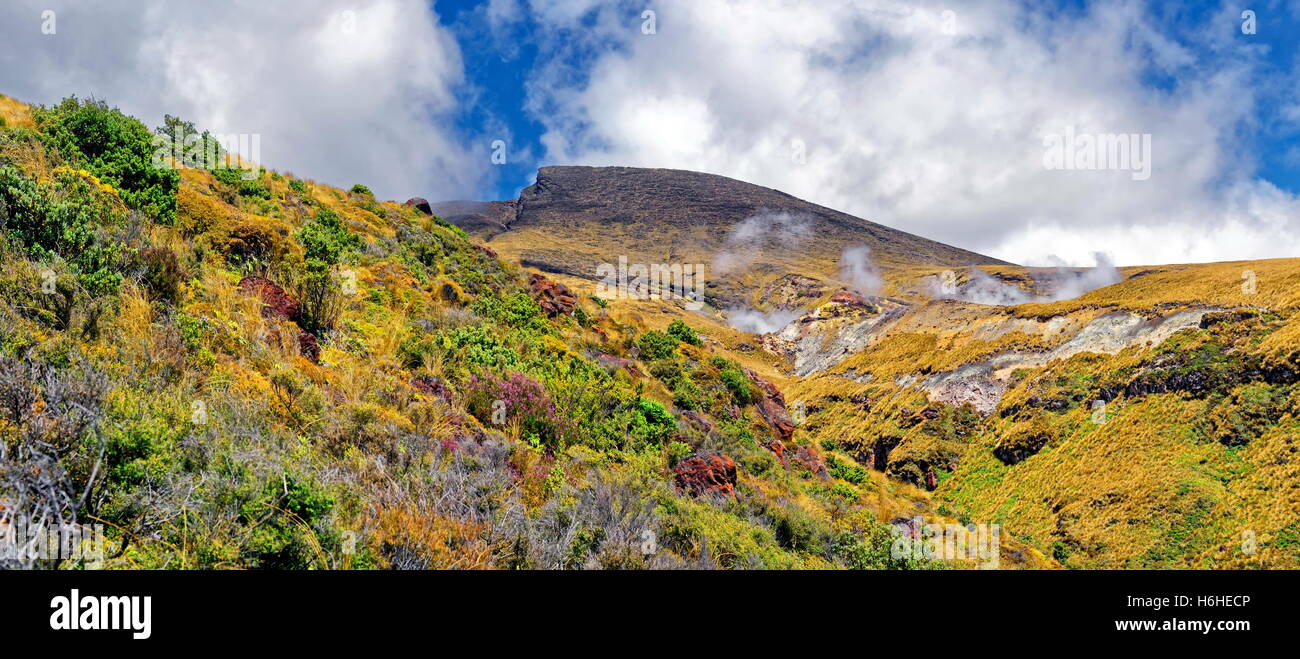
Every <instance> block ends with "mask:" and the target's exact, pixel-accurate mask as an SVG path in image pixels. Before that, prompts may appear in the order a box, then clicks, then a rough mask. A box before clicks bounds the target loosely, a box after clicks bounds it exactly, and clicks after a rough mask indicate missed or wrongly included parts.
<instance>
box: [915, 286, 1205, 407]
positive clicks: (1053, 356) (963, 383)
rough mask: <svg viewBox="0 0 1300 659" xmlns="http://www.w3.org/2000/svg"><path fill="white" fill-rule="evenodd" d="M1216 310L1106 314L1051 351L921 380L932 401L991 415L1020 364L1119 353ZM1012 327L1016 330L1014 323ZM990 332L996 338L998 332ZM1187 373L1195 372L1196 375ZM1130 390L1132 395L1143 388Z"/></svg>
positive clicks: (1052, 325)
mask: <svg viewBox="0 0 1300 659" xmlns="http://www.w3.org/2000/svg"><path fill="white" fill-rule="evenodd" d="M1211 312H1212V310H1211V309H1202V310H1193V311H1182V312H1178V313H1175V314H1171V315H1169V316H1167V317H1160V316H1156V317H1154V318H1148V317H1144V316H1140V315H1138V314H1134V313H1111V314H1106V315H1103V316H1100V317H1097V318H1094V319H1093V320H1091V321H1090V322H1088V323H1087V324H1084V325H1082V327H1079V329H1078V330H1077V331H1075V333H1074V335H1073V336H1071V337H1070V339H1069V340H1067V341H1065V342H1064V343H1062V344H1060V345H1059V346H1057V347H1055V348H1053V349H1051V350H1047V351H1044V352H1023V351H1012V352H1006V353H1002V354H1000V355H997V356H995V357H993V358H991V359H989V360H987V361H983V362H978V363H972V364H966V365H964V366H962V367H961V368H958V369H956V370H954V371H949V372H945V373H937V374H935V375H932V376H929V377H927V378H925V379H924V380H922V381H921V387H922V388H924V389H925V390H926V392H927V393H928V394H929V395H930V399H931V400H934V401H938V402H943V403H947V404H949V405H953V406H957V407H960V406H961V405H963V404H966V403H970V404H971V405H973V406H974V407H975V409H976V410H977V411H978V412H979V413H980V414H983V415H988V414H991V413H992V412H993V410H995V409H996V408H997V406H998V403H999V402H1001V400H1002V396H1003V395H1004V394H1005V393H1006V392H1007V389H1009V388H1010V386H1011V384H1012V375H1013V373H1014V372H1015V370H1016V369H1021V368H1038V367H1041V366H1044V365H1046V364H1048V363H1050V362H1052V361H1055V360H1058V359H1069V358H1070V357H1073V356H1074V355H1077V354H1080V353H1084V352H1096V353H1102V354H1110V355H1113V354H1115V353H1118V352H1119V351H1121V350H1123V349H1125V348H1127V347H1129V346H1132V345H1142V344H1146V343H1150V344H1151V345H1153V346H1154V345H1160V344H1161V343H1163V342H1164V341H1165V339H1168V338H1169V337H1170V336H1173V335H1174V333H1175V332H1179V331H1182V330H1185V329H1191V328H1194V327H1199V326H1200V324H1201V320H1202V318H1203V317H1205V316H1207V314H1209V313H1211ZM1024 322H1025V321H1023V320H1022V321H1018V323H1019V324H1017V325H1016V326H1015V329H1016V331H1025V330H1026V329H1028V328H1027V327H1025V326H1024ZM1071 324H1072V323H1071V322H1070V320H1069V319H1068V318H1060V317H1058V318H1053V319H1051V320H1049V321H1047V322H1046V323H1044V324H1043V325H1042V328H1043V330H1044V331H1046V330H1048V329H1052V330H1060V331H1065V330H1066V329H1067V328H1069V327H1070V326H1071ZM1076 327H1077V325H1076ZM1007 331H1010V326H1008V328H1007ZM987 336H989V337H990V338H995V337H996V335H995V334H989V335H987ZM1186 377H1189V378H1194V377H1195V376H1194V374H1190V375H1187V376H1186ZM1183 384H1186V385H1187V387H1189V388H1191V389H1195V388H1196V387H1197V384H1196V383H1194V382H1191V383H1183ZM1130 388H1131V385H1130ZM1129 393H1130V395H1132V394H1135V393H1138V392H1135V391H1130V392H1129Z"/></svg>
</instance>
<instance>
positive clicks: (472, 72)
mask: <svg viewBox="0 0 1300 659" xmlns="http://www.w3.org/2000/svg"><path fill="white" fill-rule="evenodd" d="M488 4H489V3H487V2H482V1H474V0H439V1H437V2H435V3H433V7H434V9H435V11H436V12H437V14H438V15H439V19H440V21H441V23H442V24H443V25H445V26H446V27H447V28H448V29H450V30H451V31H452V32H453V33H454V34H455V36H456V39H457V41H458V42H459V44H460V47H461V52H462V54H463V57H464V63H465V71H466V75H467V78H468V82H469V86H471V87H472V88H473V90H474V92H473V93H474V94H475V96H474V100H475V102H474V103H473V104H471V105H470V106H469V107H468V108H467V111H466V112H465V113H464V114H463V115H462V116H461V117H460V121H461V122H462V123H461V125H462V127H463V128H464V130H465V131H466V132H467V133H474V132H479V133H483V134H484V135H488V134H491V133H492V131H493V130H496V132H502V133H506V134H508V136H509V137H510V150H511V152H512V154H513V155H517V156H518V157H512V158H511V159H510V160H509V162H508V163H507V164H506V165H504V166H501V167H500V168H499V169H498V170H497V171H495V172H494V173H493V176H492V177H491V178H490V179H489V181H488V182H487V184H486V186H485V188H484V189H483V190H482V191H481V194H480V197H482V198H485V199H487V198H494V199H507V198H512V197H514V196H515V195H517V193H518V191H519V189H520V188H521V187H522V186H524V185H527V184H528V183H529V182H531V180H532V176H533V174H534V173H535V171H536V168H537V167H538V166H539V165H542V164H546V158H545V149H544V148H543V147H542V144H541V142H540V138H541V135H542V133H543V131H544V126H543V125H542V124H541V123H539V122H538V121H537V120H536V118H535V117H534V116H533V114H532V113H530V112H529V111H528V110H527V109H526V107H525V106H526V99H527V98H528V95H529V89H528V86H527V81H528V79H529V76H530V75H531V74H532V73H533V71H534V68H535V67H537V66H539V59H541V58H544V57H546V56H554V55H555V53H542V52H540V51H541V50H542V49H541V48H540V47H539V42H542V41H544V40H545V37H544V36H543V35H542V34H540V33H542V32H545V31H547V30H550V29H553V28H554V26H550V25H544V24H541V23H539V22H538V21H537V20H535V19H534V18H533V17H532V14H530V13H529V12H528V11H526V10H525V9H523V7H522V6H520V7H517V9H518V10H519V11H518V15H519V16H520V17H521V20H520V21H519V22H518V23H516V24H513V25H510V26H508V27H504V28H503V27H499V26H498V27H494V26H493V25H492V21H490V20H489V18H488V16H487V7H488ZM645 4H646V6H648V7H651V8H653V6H654V3H653V2H651V3H645ZM815 4H816V3H812V4H811V5H810V6H815ZM1025 7H1027V8H1028V7H1032V9H1026V10H1025V13H1026V15H1048V16H1051V17H1053V19H1054V20H1058V21H1062V22H1069V21H1076V20H1080V17H1082V16H1085V15H1086V14H1087V13H1088V12H1089V11H1090V3H1087V2H1076V1H1062V2H1056V3H1052V2H1045V3H1029V4H1026V5H1025ZM1238 7H1240V9H1242V10H1245V9H1251V8H1254V9H1253V10H1254V11H1255V22H1256V28H1255V34H1253V35H1246V34H1243V33H1241V30H1240V27H1241V24H1242V23H1244V22H1245V20H1244V19H1241V18H1240V11H1236V12H1233V15H1234V16H1236V21H1234V22H1228V21H1222V20H1220V19H1221V18H1222V17H1223V15H1224V12H1225V11H1227V10H1228V8H1231V9H1236V8H1238ZM596 13H597V12H596V11H594V10H593V11H591V12H589V13H587V14H585V15H584V25H588V26H589V25H591V23H592V22H593V20H594V16H595V15H596ZM1147 13H1148V15H1149V16H1151V17H1152V18H1153V19H1155V20H1154V22H1153V23H1152V25H1155V26H1157V27H1158V28H1161V29H1162V31H1163V34H1164V36H1166V37H1167V38H1169V39H1171V40H1173V41H1176V42H1177V43H1179V44H1180V45H1182V46H1184V47H1186V48H1188V49H1189V50H1190V51H1191V52H1192V53H1193V54H1194V56H1195V57H1197V58H1203V59H1218V58H1234V57H1238V58H1241V59H1243V60H1251V61H1253V62H1254V64H1253V69H1254V71H1255V72H1256V73H1257V75H1258V79H1257V80H1258V83H1259V84H1260V85H1262V86H1264V87H1265V89H1264V90H1262V93H1260V94H1259V95H1258V97H1257V98H1256V99H1255V100H1254V102H1255V103H1256V104H1257V107H1256V109H1255V111H1254V112H1253V118H1252V121H1251V122H1250V123H1249V124H1248V125H1246V126H1244V127H1243V131H1242V133H1241V135H1240V137H1241V139H1242V140H1243V141H1244V144H1242V148H1243V149H1244V150H1248V151H1250V152H1253V153H1254V154H1256V156H1257V159H1258V162H1257V166H1258V173H1259V176H1260V177H1261V178H1262V179H1265V180H1268V181H1270V182H1272V183H1274V184H1275V185H1277V186H1278V187H1279V188H1282V189H1284V190H1287V191H1289V192H1293V193H1294V192H1297V191H1300V138H1298V135H1300V132H1298V131H1297V126H1296V117H1294V116H1291V117H1289V118H1288V117H1287V116H1286V112H1287V111H1288V110H1289V109H1290V111H1292V112H1294V108H1295V107H1296V102H1297V97H1296V88H1295V85H1296V80H1297V78H1296V71H1297V66H1298V64H1300V59H1298V58H1300V20H1298V17H1297V9H1296V7H1294V6H1289V7H1288V6H1286V5H1283V4H1281V3H1245V4H1240V5H1228V4H1224V3H1214V2H1199V3H1190V2H1189V3H1182V2H1179V3H1164V4H1160V3H1157V4H1152V5H1151V6H1150V7H1149V9H1148V11H1147ZM625 22H626V24H627V25H628V26H629V29H637V27H638V26H639V25H640V22H641V18H640V16H639V14H638V13H636V12H635V11H632V12H629V13H628V14H627V15H626V20H625ZM1216 22H1218V23H1220V24H1219V25H1217V26H1216V25H1215V23H1216ZM1216 31H1217V32H1218V33H1219V36H1221V37H1226V38H1224V39H1221V40H1216V39H1214V38H1212V36H1213V35H1214V33H1215V32H1216ZM503 41H507V42H509V43H510V44H512V47H502V45H501V44H502V42H503ZM864 42H870V39H869V38H864ZM573 45H574V49H573V50H572V51H570V52H567V53H565V55H566V56H568V57H570V58H571V60H572V61H573V62H575V63H579V68H577V69H576V70H575V71H574V72H573V73H574V74H575V75H577V76H581V75H582V73H583V71H582V69H581V68H580V63H581V62H583V61H590V60H591V59H592V55H593V53H592V52H590V51H588V50H584V47H588V46H589V45H588V44H584V43H581V42H574V44H573ZM600 47H601V48H612V47H616V44H610V43H602V44H600ZM701 65H706V64H705V63H701ZM1196 77H1197V72H1196V70H1195V67H1193V68H1191V69H1190V70H1187V71H1181V72H1178V73H1176V74H1174V73H1171V72H1169V71H1165V70H1162V69H1161V68H1160V67H1157V66H1151V67H1149V68H1148V70H1147V71H1146V77H1145V80H1144V82H1145V84H1147V85H1149V86H1150V87H1151V88H1152V89H1158V90H1163V91H1165V92H1168V93H1171V94H1173V93H1177V91H1178V89H1179V87H1180V85H1187V84H1188V83H1189V82H1190V81H1191V80H1194V79H1196ZM500 127H504V128H505V129H506V130H504V131H502V130H500ZM482 148H483V149H484V150H485V151H486V149H487V146H486V145H484V146H483V147H482Z"/></svg>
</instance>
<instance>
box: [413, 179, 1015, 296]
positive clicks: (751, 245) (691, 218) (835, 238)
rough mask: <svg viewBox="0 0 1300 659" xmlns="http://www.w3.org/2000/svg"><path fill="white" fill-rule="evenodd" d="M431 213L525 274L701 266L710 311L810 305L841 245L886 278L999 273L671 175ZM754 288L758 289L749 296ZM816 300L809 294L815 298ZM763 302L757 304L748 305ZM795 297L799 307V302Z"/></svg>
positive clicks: (751, 188) (842, 220)
mask: <svg viewBox="0 0 1300 659" xmlns="http://www.w3.org/2000/svg"><path fill="white" fill-rule="evenodd" d="M433 212H434V213H435V214H437V215H439V216H441V217H443V218H444V219H446V220H447V221H449V222H451V223H453V224H456V225H458V226H460V227H461V228H462V229H464V230H465V231H466V232H467V233H469V234H470V235H471V236H474V237H475V238H478V239H480V240H483V241H485V242H486V243H487V244H488V245H489V246H491V247H492V249H494V250H496V251H497V252H500V253H501V254H502V255H503V256H506V257H507V258H511V259H514V260H517V261H519V262H520V263H521V264H522V265H524V266H526V267H532V268H536V269H538V270H542V271H545V272H549V273H558V274H564V275H569V276H572V277H577V278H580V279H596V266H597V265H598V264H601V263H616V262H617V261H618V258H619V257H620V256H626V257H627V259H628V261H629V262H631V263H647V264H649V263H691V264H694V263H702V264H705V266H706V267H707V269H708V276H707V279H708V284H709V289H708V293H707V298H708V299H709V301H710V302H711V303H713V304H714V305H715V306H719V307H721V306H727V305H729V304H734V303H742V302H743V303H750V304H753V305H755V306H765V304H764V303H765V301H766V302H767V303H768V304H770V301H771V299H772V298H773V295H772V293H773V291H772V290H770V288H771V284H772V283H773V282H774V281H776V280H778V279H780V278H782V277H784V276H785V275H787V274H788V273H792V272H797V273H799V274H800V275H801V276H802V277H804V278H810V279H807V280H800V281H799V282H789V281H783V282H781V284H782V286H780V288H781V289H782V290H780V291H776V293H777V294H776V297H778V298H791V299H790V300H789V301H791V302H796V303H798V302H801V301H802V302H808V301H811V300H812V299H815V298H817V297H820V296H821V294H823V293H829V292H831V291H833V290H834V289H835V288H836V287H837V284H838V283H839V282H838V281H837V279H838V277H839V270H840V267H839V261H840V258H841V255H842V254H843V251H844V249H845V248H846V247H852V246H865V247H867V248H869V249H870V254H871V259H872V260H873V262H874V263H875V264H876V265H878V266H879V267H881V268H883V269H885V270H887V271H897V270H900V269H909V268H916V267H929V268H964V267H966V266H971V265H1009V264H1007V263H1005V262H1004V261H999V260H998V259H994V258H991V257H988V256H984V255H982V254H977V253H975V252H970V251H967V250H964V249H959V248H956V247H952V246H949V245H945V244H943V243H939V242H936V241H933V240H929V239H926V238H922V237H920V236H916V235H913V234H910V233H906V232H904V231H899V230H897V229H892V228H890V227H887V226H884V225H881V224H876V223H874V222H870V221H868V220H864V219H862V218H859V217H854V216H852V215H849V214H847V213H842V212H839V211H836V210H832V209H830V208H826V207H824V206H819V205H817V204H814V203H811V202H808V201H804V200H802V199H798V198H796V197H793V196H791V195H788V194H786V193H784V192H779V191H777V190H772V189H769V188H765V187H762V186H758V185H754V184H751V183H745V182H743V181H737V180H735V179H730V178H727V177H725V176H718V175H714V174H705V173H701V172H691V171H684V170H677V169H643V168H636V167H570V166H563V167H543V168H541V169H540V170H539V171H538V173H537V181H536V183H534V184H533V185H530V186H528V187H527V188H524V190H523V191H522V192H521V194H520V195H519V198H518V199H516V200H512V201H498V202H469V201H452V202H442V203H437V204H433ZM759 291H766V294H764V295H758V294H757V293H758V292H759ZM814 291H815V292H816V294H815V295H814V294H812V293H813V292H814ZM754 298H761V299H754ZM800 298H802V300H800Z"/></svg>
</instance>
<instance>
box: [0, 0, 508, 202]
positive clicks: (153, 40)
mask: <svg viewBox="0 0 1300 659" xmlns="http://www.w3.org/2000/svg"><path fill="white" fill-rule="evenodd" d="M46 8H49V9H52V10H54V11H55V12H56V17H57V33H56V34H55V35H53V36H46V35H43V34H41V31H40V15H41V12H42V11H43V10H44V9H46ZM349 11H350V12H353V13H352V14H350V15H349V14H345V13H344V12H349ZM0 42H3V43H4V47H3V48H0V93H5V94H8V95H10V96H14V97H16V98H19V99H21V100H24V101H28V102H34V103H45V104H49V103H55V102H57V101H58V100H59V99H61V98H62V97H64V96H67V95H70V94H77V95H79V96H83V97H84V96H89V95H93V96H96V97H99V98H103V99H105V100H107V101H108V102H110V103H111V104H113V105H116V106H118V107H120V108H121V109H122V110H123V111H124V112H127V113H128V114H132V115H134V116H136V117H138V118H140V119H141V120H142V121H144V122H145V123H146V124H147V125H149V126H150V127H153V126H157V125H159V124H161V123H162V115H163V114H164V113H167V114H174V115H179V116H181V117H183V118H185V119H187V120H189V121H193V122H195V124H196V125H197V126H199V127H200V128H207V129H210V130H212V131H213V132H214V133H256V134H260V135H261V147H262V160H263V161H264V164H266V165H267V166H270V167H274V168H276V169H281V170H288V171H293V172H294V173H295V174H298V175H299V176H304V177H310V178H314V179H317V180H321V181H325V182H328V183H331V184H335V185H339V186H350V185H352V184H353V183H365V184H366V185H368V186H369V187H370V188H371V189H373V190H375V192H376V193H377V194H379V195H380V196H381V197H385V198H396V199H405V198H406V197H408V196H414V195H420V196H426V197H430V198H461V197H464V196H466V195H468V194H472V193H474V192H476V191H477V189H478V187H479V186H480V183H481V181H482V179H483V176H484V175H485V174H486V172H487V157H486V155H485V153H486V148H484V154H477V153H476V154H473V155H472V156H471V154H470V153H468V152H467V151H466V149H465V147H464V146H462V144H463V143H464V140H463V139H462V136H459V135H458V134H457V133H456V132H455V131H454V130H453V129H451V128H450V125H451V119H450V117H451V115H452V114H453V113H454V112H456V111H458V110H459V109H460V108H459V101H458V99H457V98H456V91H457V88H458V86H459V85H461V83H462V82H463V81H462V64H461V58H460V51H459V48H458V46H457V44H456V42H455V40H454V38H453V37H452V36H451V35H450V34H449V33H448V31H447V30H446V29H444V28H443V27H441V26H440V25H439V24H438V22H437V16H436V15H435V14H434V13H433V12H432V11H430V9H429V5H428V3H427V2H424V1H423V0H314V1H313V2H311V3H288V2H266V1H265V0H235V1H231V2H202V1H192V2H176V1H166V2H165V1H163V0H142V1H137V2H106V3H89V2H70V1H59V0H39V1H32V0H17V1H16V2H15V1H12V0H11V1H9V2H5V3H3V4H2V5H0Z"/></svg>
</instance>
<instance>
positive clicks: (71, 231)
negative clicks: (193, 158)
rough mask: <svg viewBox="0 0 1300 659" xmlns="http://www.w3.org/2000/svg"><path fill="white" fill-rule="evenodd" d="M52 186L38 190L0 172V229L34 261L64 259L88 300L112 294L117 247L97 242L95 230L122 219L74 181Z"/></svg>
mask: <svg viewBox="0 0 1300 659" xmlns="http://www.w3.org/2000/svg"><path fill="white" fill-rule="evenodd" d="M57 183H58V186H57V187H55V186H50V185H39V184H37V183H36V182H35V181H32V180H31V179H28V178H27V177H25V176H23V174H22V172H20V171H19V170H18V169H17V168H14V167H12V166H5V167H0V228H3V231H4V233H5V234H6V235H8V237H9V238H10V239H12V240H14V241H15V242H17V243H18V244H19V245H21V246H22V247H24V248H25V249H26V251H27V253H28V254H29V255H30V256H31V257H32V258H34V259H36V260H38V261H50V260H52V259H53V258H54V256H55V255H58V256H60V257H62V258H63V259H65V260H66V261H67V262H68V263H69V264H70V265H71V266H72V268H73V270H75V271H76V273H77V275H78V276H79V278H80V280H81V284H82V285H83V286H84V287H85V288H86V290H87V291H88V292H89V293H90V294H91V295H105V294H108V293H112V292H115V291H116V290H117V288H118V286H119V285H120V284H121V283H122V275H121V273H120V272H118V269H119V268H120V265H121V255H122V246H121V245H120V244H117V243H111V242H109V241H108V240H106V239H105V238H103V237H101V233H100V227H101V226H102V225H105V224H112V223H117V222H120V221H121V219H122V218H120V217H118V216H116V215H115V214H114V213H113V212H112V210H111V209H110V208H109V207H108V206H107V205H105V204H103V203H102V202H99V201H97V200H96V199H95V197H94V191H93V190H91V189H90V185H89V184H88V183H86V182H85V181H83V180H81V179H80V178H78V177H77V176H75V175H72V174H66V175H61V176H59V177H58V179H57Z"/></svg>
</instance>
